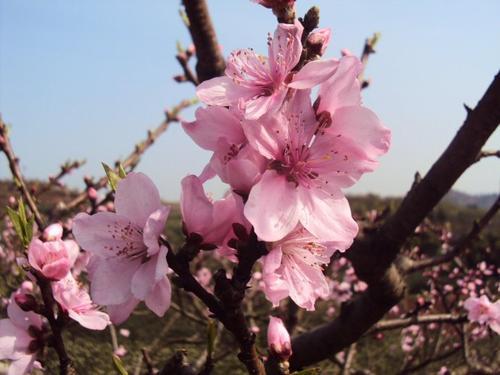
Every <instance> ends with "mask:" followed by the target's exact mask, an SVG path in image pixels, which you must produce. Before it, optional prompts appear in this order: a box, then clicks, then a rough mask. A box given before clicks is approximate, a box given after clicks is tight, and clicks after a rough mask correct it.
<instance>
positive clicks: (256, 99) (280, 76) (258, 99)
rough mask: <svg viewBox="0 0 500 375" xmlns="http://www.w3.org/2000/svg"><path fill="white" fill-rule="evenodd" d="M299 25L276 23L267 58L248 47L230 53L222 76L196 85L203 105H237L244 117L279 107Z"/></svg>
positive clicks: (297, 48)
mask: <svg viewBox="0 0 500 375" xmlns="http://www.w3.org/2000/svg"><path fill="white" fill-rule="evenodd" d="M302 31H303V27H302V25H301V24H300V22H297V23H296V24H294V25H289V24H283V23H280V24H279V25H278V27H277V29H276V31H275V33H274V37H273V38H272V40H271V41H270V43H269V58H267V59H266V58H265V57H263V56H260V55H257V54H256V53H255V52H254V51H253V50H251V49H241V50H236V51H234V52H232V53H231V55H230V57H229V59H228V61H227V64H226V65H227V67H226V72H225V73H226V75H225V76H224V77H217V78H212V79H210V80H208V81H205V82H203V83H202V84H200V85H199V86H198V87H197V89H196V93H197V95H198V97H199V98H200V100H201V101H202V102H204V103H205V104H209V105H217V106H239V107H241V109H242V110H243V112H244V113H245V117H246V118H248V119H257V118H259V117H261V116H262V115H264V114H266V113H269V112H276V111H277V110H279V109H280V107H281V104H282V103H283V101H284V100H285V97H286V94H287V92H288V88H287V85H286V84H287V80H288V79H289V75H290V73H291V71H292V69H293V68H294V67H295V65H297V63H298V62H299V60H300V55H301V53H302V43H301V41H300V38H301V36H302Z"/></svg>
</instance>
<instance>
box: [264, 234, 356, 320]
mask: <svg viewBox="0 0 500 375" xmlns="http://www.w3.org/2000/svg"><path fill="white" fill-rule="evenodd" d="M339 245H340V246H339V248H342V250H344V249H345V248H346V244H345V243H344V244H339ZM269 247H270V249H269V254H267V255H266V256H264V257H263V258H262V264H263V267H262V269H263V279H264V293H265V295H266V297H267V298H268V299H269V300H270V301H271V302H272V303H273V305H274V306H278V304H279V302H280V301H281V300H282V299H284V298H286V297H288V296H290V298H291V299H292V300H293V301H294V302H295V303H296V304H297V305H298V306H300V307H302V308H304V309H306V310H314V303H315V302H316V299H317V298H327V297H328V296H329V286H328V282H327V280H326V277H325V275H324V274H323V268H322V267H324V266H326V265H327V264H328V263H329V262H330V257H331V256H332V254H333V253H334V252H335V247H334V246H333V244H323V243H320V242H319V241H318V239H317V238H316V237H314V236H313V235H311V234H310V233H309V232H307V230H305V229H304V228H303V227H298V228H297V229H296V230H294V231H293V232H292V233H290V234H288V235H287V236H286V237H285V238H283V239H282V240H279V241H276V242H274V243H272V244H269Z"/></svg>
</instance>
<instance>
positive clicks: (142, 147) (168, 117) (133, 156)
mask: <svg viewBox="0 0 500 375" xmlns="http://www.w3.org/2000/svg"><path fill="white" fill-rule="evenodd" d="M193 104H195V101H194V100H183V101H181V102H180V103H179V104H177V105H176V106H175V107H173V108H172V109H170V110H168V111H166V113H165V120H163V122H162V123H161V124H160V125H158V126H157V127H156V128H155V129H154V130H152V131H148V135H147V138H146V139H145V140H143V141H142V142H140V143H138V144H137V145H136V146H135V148H134V151H132V152H131V153H130V154H129V155H128V156H127V157H126V158H125V159H123V160H122V161H118V162H117V163H116V164H121V165H122V166H123V168H125V169H126V170H128V171H130V170H132V169H134V168H135V167H136V165H137V163H138V162H139V160H140V158H141V156H142V155H143V154H144V153H145V152H146V150H147V149H148V148H149V147H150V146H151V145H153V143H154V142H155V141H156V140H157V139H158V137H159V136H160V135H162V134H163V133H164V132H165V131H166V130H167V129H168V126H169V125H170V123H172V122H178V121H179V117H178V116H179V112H180V111H182V110H183V109H185V108H187V107H189V106H191V105H193ZM107 183H108V178H107V177H106V176H103V177H101V178H100V179H99V180H98V181H97V182H96V183H95V184H94V185H93V188H95V189H96V190H99V189H102V188H104V187H105V186H106V184H107ZM86 199H87V193H86V192H83V193H81V194H79V195H78V196H77V197H76V198H74V199H73V200H72V201H70V202H68V203H67V204H65V205H63V207H62V209H63V210H65V211H69V210H72V209H74V208H75V207H77V206H79V205H80V204H82V203H83V202H85V200H86Z"/></svg>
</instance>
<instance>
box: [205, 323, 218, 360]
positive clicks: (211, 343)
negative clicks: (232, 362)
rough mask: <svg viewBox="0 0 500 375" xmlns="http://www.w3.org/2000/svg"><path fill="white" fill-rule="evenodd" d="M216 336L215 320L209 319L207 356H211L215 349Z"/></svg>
mask: <svg viewBox="0 0 500 375" xmlns="http://www.w3.org/2000/svg"><path fill="white" fill-rule="evenodd" d="M216 338H217V322H216V321H215V320H209V321H208V326H207V340H208V342H207V352H208V356H209V357H211V356H212V354H213V352H214V350H215V339H216Z"/></svg>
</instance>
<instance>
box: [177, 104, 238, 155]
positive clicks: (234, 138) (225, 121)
mask: <svg viewBox="0 0 500 375" xmlns="http://www.w3.org/2000/svg"><path fill="white" fill-rule="evenodd" d="M182 127H183V128H184V131H185V132H186V133H187V134H188V135H189V136H190V137H191V138H192V139H193V141H195V142H196V144H197V145H198V146H200V147H201V148H204V149H206V150H211V151H215V150H216V149H217V141H218V140H219V139H220V138H225V139H226V140H227V142H228V143H230V144H240V143H243V142H244V141H245V135H244V134H243V130H242V129H241V125H240V119H239V118H238V117H237V116H236V115H235V114H234V113H233V112H232V111H230V110H229V109H227V108H225V107H208V108H198V109H197V110H196V121H194V122H183V123H182Z"/></svg>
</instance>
